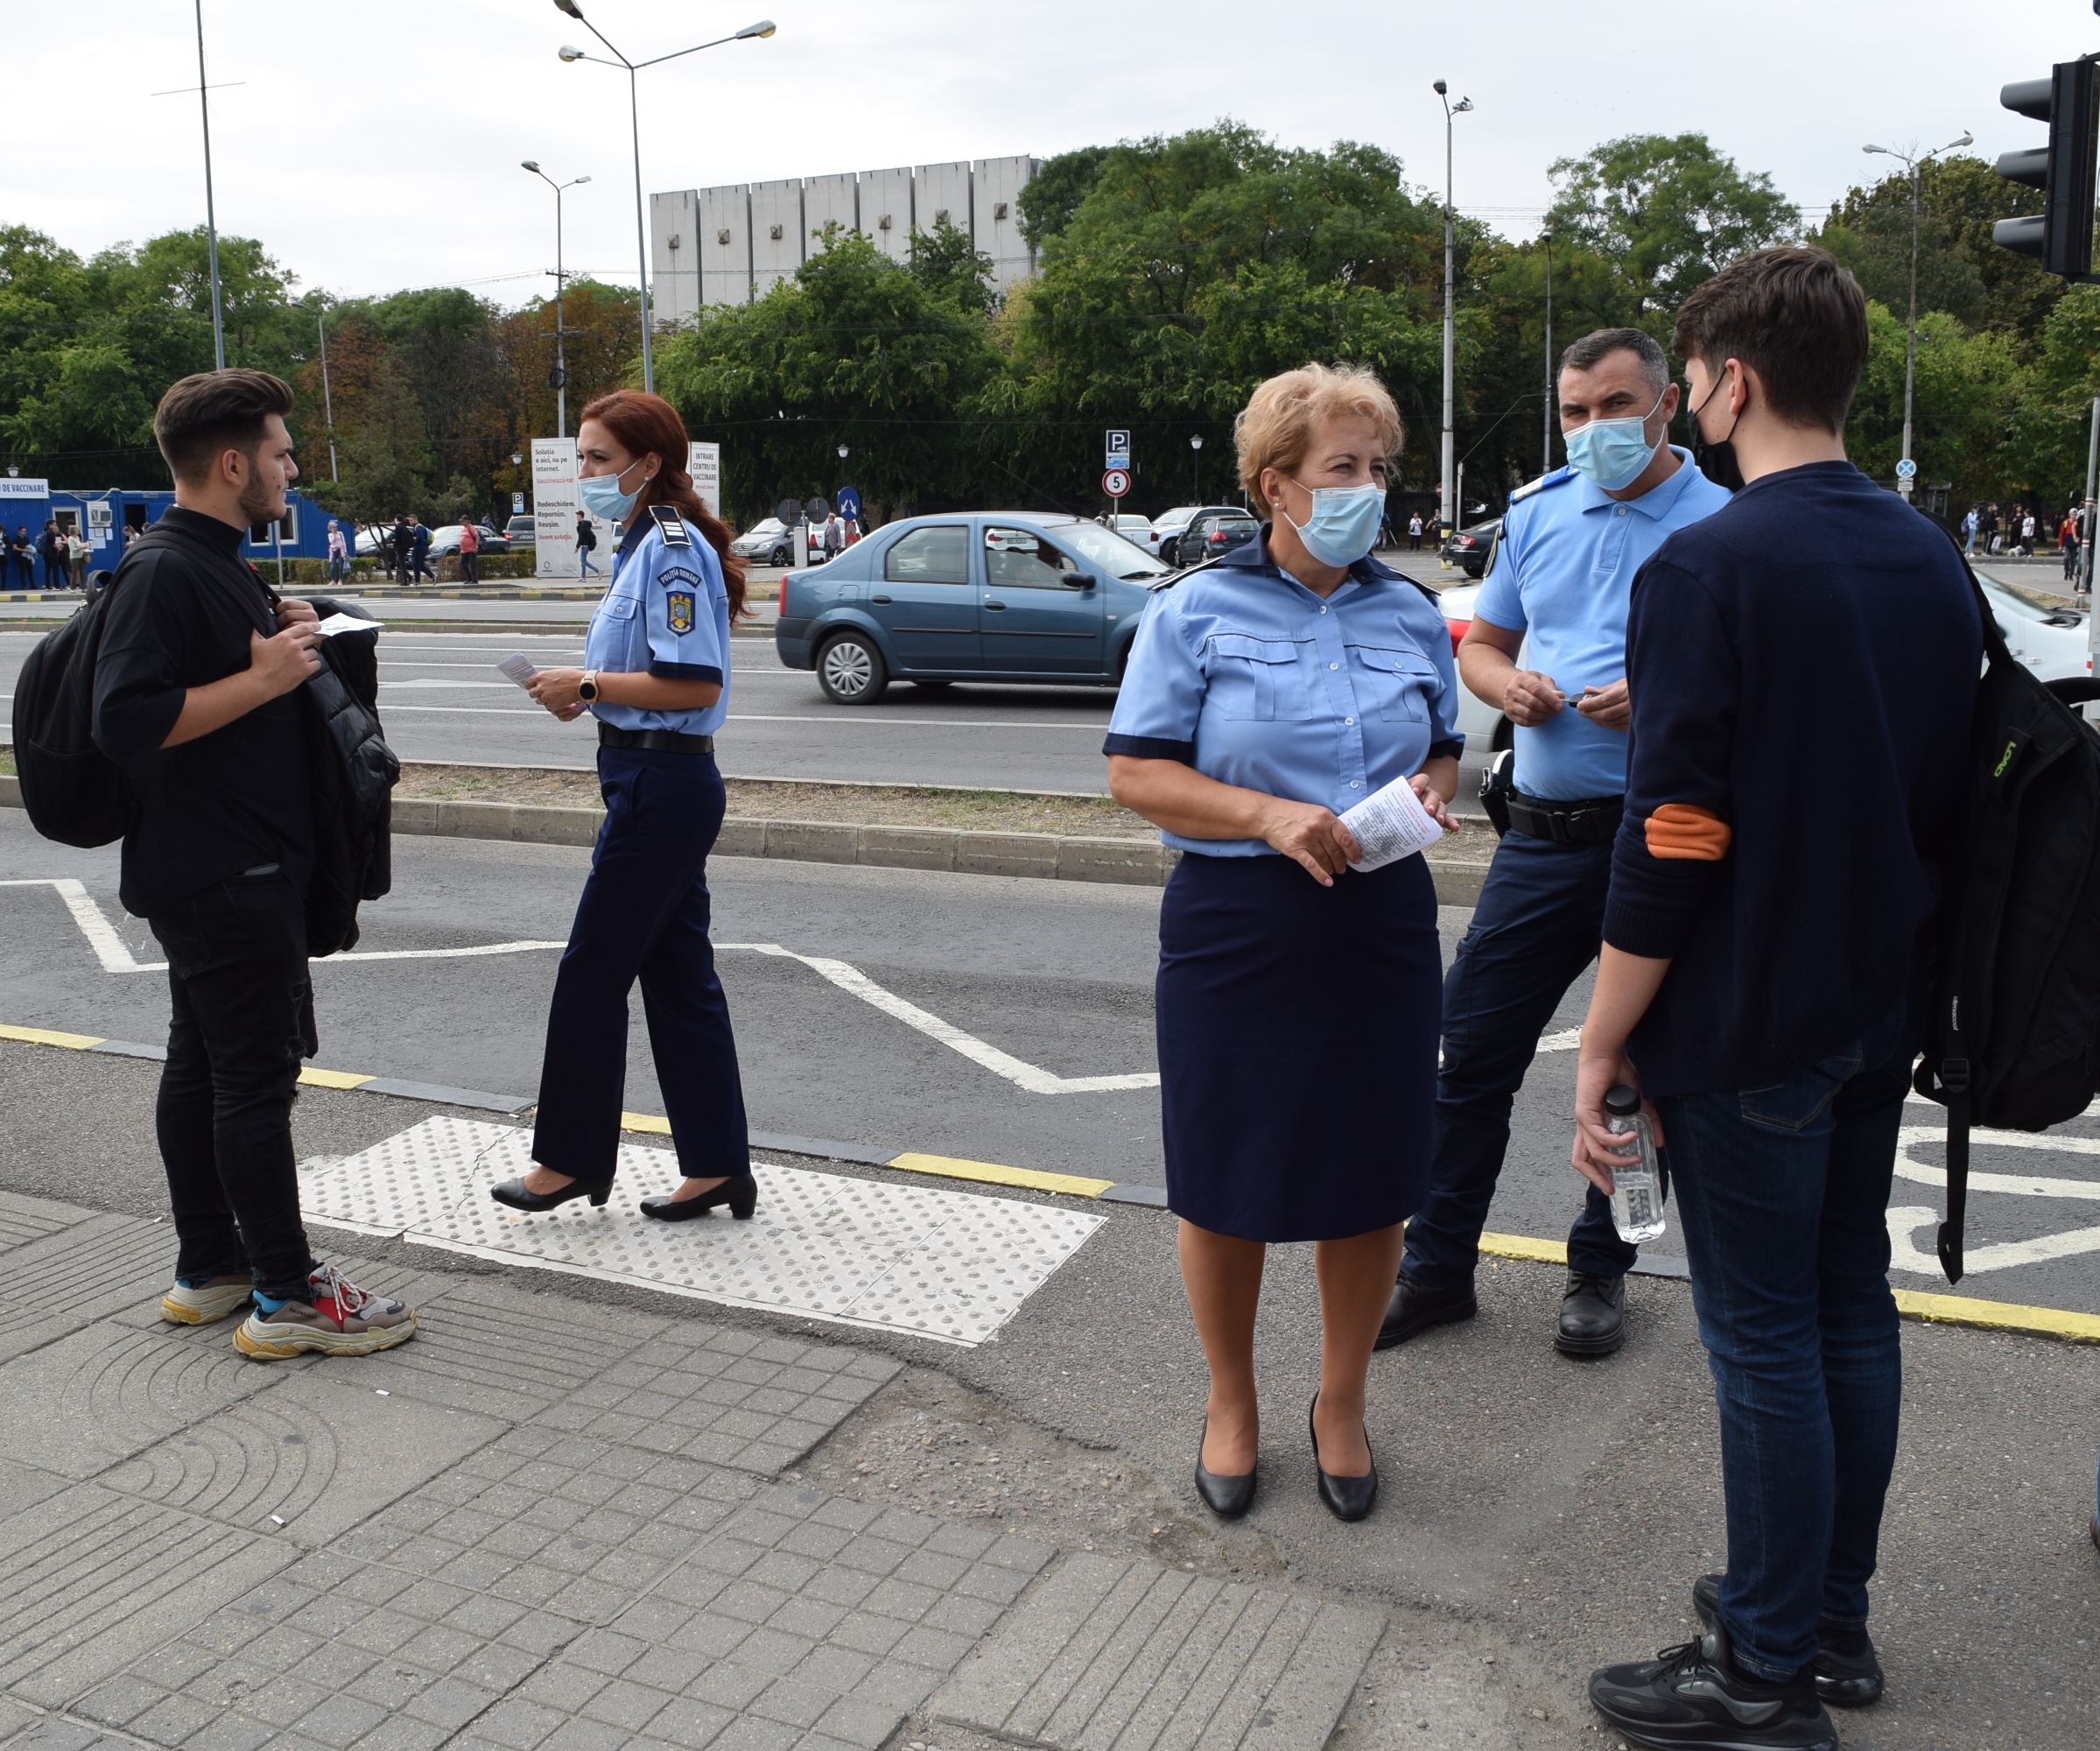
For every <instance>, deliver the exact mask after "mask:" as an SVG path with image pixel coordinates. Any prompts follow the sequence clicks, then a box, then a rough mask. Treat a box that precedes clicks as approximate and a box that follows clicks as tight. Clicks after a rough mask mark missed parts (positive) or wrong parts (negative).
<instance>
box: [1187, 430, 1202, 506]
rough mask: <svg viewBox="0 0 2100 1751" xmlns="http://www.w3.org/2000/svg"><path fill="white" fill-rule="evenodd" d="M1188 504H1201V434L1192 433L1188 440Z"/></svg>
mask: <svg viewBox="0 0 2100 1751" xmlns="http://www.w3.org/2000/svg"><path fill="white" fill-rule="evenodd" d="M1189 484H1190V492H1189V498H1190V503H1194V504H1201V503H1203V433H1202V432H1192V433H1190V438H1189Z"/></svg>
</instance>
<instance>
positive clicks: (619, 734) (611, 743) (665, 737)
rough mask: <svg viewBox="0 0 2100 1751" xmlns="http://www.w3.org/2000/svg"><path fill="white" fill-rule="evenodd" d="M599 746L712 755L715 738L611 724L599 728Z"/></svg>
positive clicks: (673, 730)
mask: <svg viewBox="0 0 2100 1751" xmlns="http://www.w3.org/2000/svg"><path fill="white" fill-rule="evenodd" d="M598 745H599V746H600V747H601V748H653V749H656V750H657V752H658V753H659V754H712V753H713V752H714V738H713V736H712V735H686V734H685V732H684V731H683V730H677V729H615V728H613V727H612V725H611V724H609V723H601V724H600V725H599V726H598Z"/></svg>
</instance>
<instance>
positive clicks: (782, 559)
mask: <svg viewBox="0 0 2100 1751" xmlns="http://www.w3.org/2000/svg"><path fill="white" fill-rule="evenodd" d="M790 557H791V556H790V554H789V552H788V550H787V549H786V548H785V547H776V548H775V549H774V550H773V551H772V552H770V553H769V554H767V555H766V564H767V565H769V566H784V565H786V564H787V563H788V561H789V559H790Z"/></svg>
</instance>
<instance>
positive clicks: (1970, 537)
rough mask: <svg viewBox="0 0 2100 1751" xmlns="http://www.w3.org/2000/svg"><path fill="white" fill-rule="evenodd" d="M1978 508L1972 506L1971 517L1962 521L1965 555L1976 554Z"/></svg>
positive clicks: (1970, 508)
mask: <svg viewBox="0 0 2100 1751" xmlns="http://www.w3.org/2000/svg"><path fill="white" fill-rule="evenodd" d="M1976 525H1977V516H1976V507H1975V506H1974V505H1970V507H1969V515H1968V516H1966V517H1963V519H1962V551H1963V552H1964V553H1974V552H1976Z"/></svg>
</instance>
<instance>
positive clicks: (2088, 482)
mask: <svg viewBox="0 0 2100 1751" xmlns="http://www.w3.org/2000/svg"><path fill="white" fill-rule="evenodd" d="M2096 486H2100V396H2095V397H2093V425H2092V431H2091V433H2090V434H2089V436H2088V437H2087V439H2086V440H2085V516H2084V517H2083V518H2082V522H2083V523H2084V525H2085V526H2084V527H2083V528H2082V529H2081V530H2080V531H2078V532H2079V534H2080V536H2081V537H2082V547H2081V549H2080V552H2079V554H2078V594H2080V595H2082V596H2087V597H2090V596H2091V594H2092V593H2093V537H2094V536H2095V535H2096V533H2100V531H2096V529H2095V528H2094V526H2093V524H2094V517H2093V493H2094V489H2095V488H2096ZM2091 625H2092V629H2093V630H2092V635H2091V636H2092V637H2094V638H2100V615H2093V616H2092V617H2091Z"/></svg>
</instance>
